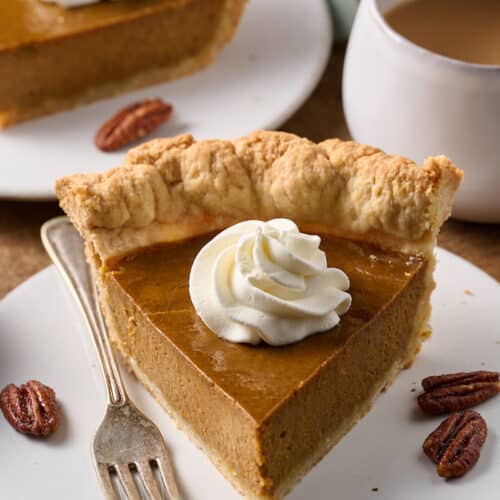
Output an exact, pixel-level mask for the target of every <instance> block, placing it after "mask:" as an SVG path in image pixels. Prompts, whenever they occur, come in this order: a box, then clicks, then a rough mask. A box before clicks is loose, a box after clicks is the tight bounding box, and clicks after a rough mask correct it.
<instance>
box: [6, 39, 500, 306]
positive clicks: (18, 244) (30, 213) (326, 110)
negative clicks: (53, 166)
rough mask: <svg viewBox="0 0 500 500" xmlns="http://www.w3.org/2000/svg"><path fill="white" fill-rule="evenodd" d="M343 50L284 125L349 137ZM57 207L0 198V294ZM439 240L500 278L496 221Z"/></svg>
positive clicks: (459, 225)
mask: <svg viewBox="0 0 500 500" xmlns="http://www.w3.org/2000/svg"><path fill="white" fill-rule="evenodd" d="M343 52H344V51H343V48H342V47H336V48H335V50H334V52H333V54H332V58H331V59H330V62H329V65H328V68H327V69H326V71H325V74H324V76H323V78H322V80H321V82H320V83H319V85H318V87H317V88H316V90H315V91H314V93H313V95H312V96H311V97H310V98H309V99H308V100H307V102H306V103H305V104H304V105H303V106H302V107H301V108H300V109H299V110H298V111H297V112H296V113H295V115H294V116H293V117H292V118H290V120H288V122H286V123H285V124H284V125H283V127H282V129H283V130H286V131H288V132H293V133H295V134H299V135H302V136H305V137H308V138H310V139H312V140H314V141H319V140H323V139H326V138H329V137H340V138H341V139H347V138H349V132H348V130H347V126H346V123H345V119H344V115H343V112H342V101H341V93H340V92H341V84H340V82H341V73H342V60H343ZM60 213H61V212H60V210H59V208H58V206H57V204H56V203H46V202H44V203H40V202H38V203H25V202H23V203H22V202H12V201H0V272H1V273H2V279H0V297H3V296H4V295H5V294H6V293H7V292H9V291H10V290H12V289H13V288H14V287H16V286H17V285H18V284H20V283H21V282H23V281H24V280H26V279H27V278H29V277H30V276H31V275H32V274H34V273H36V272H37V271H39V270H41V269H43V268H44V267H45V266H47V265H48V264H49V259H48V257H47V256H46V254H45V252H44V250H43V248H42V245H41V243H40V238H39V231H40V225H41V224H42V223H43V222H44V221H45V220H47V219H49V218H50V217H54V216H56V215H59V214H60ZM439 244H440V245H441V246H442V247H444V248H446V249H448V250H451V251H452V252H454V253H457V254H459V255H461V256H462V257H465V258H466V259H468V260H470V261H471V262H473V263H474V264H476V265H477V266H479V267H481V268H482V269H483V270H485V271H486V272H488V273H489V274H491V275H492V276H494V277H495V278H496V279H497V280H500V225H498V224H497V225H485V224H471V223H463V222H458V221H449V222H447V223H446V224H445V226H444V227H443V230H442V231H441V235H440V237H439Z"/></svg>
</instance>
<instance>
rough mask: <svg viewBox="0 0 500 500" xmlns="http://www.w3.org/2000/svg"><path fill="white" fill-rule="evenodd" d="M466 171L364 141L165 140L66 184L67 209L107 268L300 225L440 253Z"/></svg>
mask: <svg viewBox="0 0 500 500" xmlns="http://www.w3.org/2000/svg"><path fill="white" fill-rule="evenodd" d="M461 180H462V172H461V171H460V170H458V169H457V168H456V167H454V166H453V165H452V163H451V162H450V160H448V159H447V158H446V157H444V156H438V157H433V158H428V159H427V160H426V161H425V162H424V165H423V166H422V167H417V165H416V164H415V163H413V162H411V161H410V160H408V159H406V158H402V157H400V156H389V155H386V154H385V153H383V152H382V151H380V150H379V149H376V148H373V147H370V146H364V145H360V144H357V143H354V142H343V141H340V140H338V139H331V140H327V141H324V142H321V143H319V144H315V143H313V142H311V141H309V140H307V139H303V138H300V137H297V136H295V135H292V134H286V133H283V132H265V131H258V132H255V133H253V134H251V135H249V136H247V137H242V138H239V139H236V140H233V141H224V140H209V141H198V142H197V141H195V140H194V139H193V138H192V137H191V136H189V135H182V136H178V137H175V138H172V139H156V140H153V141H150V142H148V143H145V144H143V145H141V146H139V147H137V148H135V149H132V150H131V151H130V152H129V153H128V154H127V156H126V158H125V161H124V164H123V165H122V166H121V167H120V168H117V169H113V170H110V171H109V172H106V173H103V174H86V175H74V176H70V177H66V178H63V179H60V180H59V181H58V182H57V185H56V193H57V196H58V197H59V199H60V202H61V206H62V207H63V209H64V210H65V211H66V212H67V213H68V215H69V216H70V218H71V219H72V221H73V222H74V223H75V225H76V226H77V227H78V228H79V230H80V232H81V233H82V234H83V236H84V237H85V238H86V239H87V240H88V241H91V242H92V243H93V245H94V247H95V249H96V251H97V253H98V254H99V255H100V257H101V258H102V259H104V260H106V259H108V258H111V257H113V256H117V255H121V254H123V253H126V252H129V251H132V250H134V249H136V248H139V247H143V246H148V245H151V244H154V243H158V242H162V241H170V240H174V239H179V238H181V237H185V236H189V235H191V234H198V233H200V232H203V231H207V230H213V229H220V228H222V227H224V226H225V225H227V224H229V223H232V222H235V221H237V220H242V219H249V218H261V219H269V218H273V217H289V218H291V219H293V220H295V221H297V222H298V223H299V224H303V225H305V226H310V227H311V228H314V227H320V228H321V229H322V230H324V231H329V232H332V233H334V234H336V235H339V236H348V237H353V238H358V239H363V240H369V241H373V242H375V243H378V244H380V245H382V246H384V247H387V248H392V249H397V250H401V251H405V252H411V253H422V254H424V255H430V253H431V252H432V249H433V246H434V244H435V238H436V235H437V232H438V231H439V228H440V226H441V225H442V223H443V222H444V220H445V219H446V218H447V217H448V216H449V215H450V212H451V205H452V199H453V194H454V192H455V191H456V189H457V188H458V186H459V184H460V182H461Z"/></svg>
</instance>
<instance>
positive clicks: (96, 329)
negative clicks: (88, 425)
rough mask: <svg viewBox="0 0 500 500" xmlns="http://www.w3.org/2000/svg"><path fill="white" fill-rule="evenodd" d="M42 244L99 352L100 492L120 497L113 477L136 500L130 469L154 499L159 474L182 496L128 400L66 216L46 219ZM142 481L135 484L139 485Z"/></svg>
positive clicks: (96, 454) (96, 452)
mask: <svg viewBox="0 0 500 500" xmlns="http://www.w3.org/2000/svg"><path fill="white" fill-rule="evenodd" d="M41 237H42V242H43V245H44V246H45V249H46V250H47V253H48V254H49V256H50V258H51V259H52V261H53V262H54V264H55V265H56V267H57V269H58V270H59V271H60V272H61V274H62V275H63V277H64V278H65V281H66V283H67V284H68V285H69V288H70V289H71V290H72V292H73V295H74V296H75V298H76V299H77V301H78V303H79V304H80V307H81V309H82V312H83V314H84V316H85V320H86V323H87V326H88V328H89V331H90V333H91V334H92V339H93V341H94V345H95V347H96V350H97V354H98V358H99V361H100V364H101V369H102V373H103V375H104V380H105V383H106V390H107V397H108V406H107V409H106V414H105V416H104V419H103V421H102V423H101V425H100V426H99V428H98V429H97V432H96V433H95V436H94V441H93V447H92V451H93V458H94V465H95V467H96V471H97V476H98V478H99V482H100V485H101V488H102V490H103V492H104V494H105V496H106V497H107V498H108V499H116V498H119V495H118V492H117V489H116V488H115V487H114V484H113V483H114V482H116V481H113V480H112V474H113V473H116V475H117V477H118V478H119V482H120V484H121V486H122V488H123V490H124V491H125V493H126V495H127V497H128V498H129V499H131V500H140V498H141V493H140V489H139V488H138V485H137V483H136V481H135V480H134V475H133V473H132V471H136V472H137V473H138V475H139V476H140V478H141V480H142V484H143V486H144V488H145V490H146V491H147V493H148V494H149V496H150V497H151V498H152V499H154V500H157V499H161V498H162V495H161V488H160V483H158V482H157V481H156V478H155V474H154V469H153V467H152V466H154V465H156V467H157V469H158V470H159V473H160V477H161V478H162V480H163V482H164V484H165V486H166V488H167V492H168V495H169V497H170V498H171V499H172V500H179V499H180V495H179V491H178V488H177V484H176V481H175V476H174V471H173V468H172V465H171V462H170V458H169V456H168V452H167V448H166V446H165V442H164V441H163V437H162V435H161V433H160V431H159V429H158V428H157V427H156V425H155V424H154V423H153V422H151V420H149V419H148V418H147V417H146V416H145V415H144V414H143V413H142V412H141V411H139V410H138V409H137V408H136V406H135V405H134V404H133V403H132V402H131V401H130V400H129V398H128V395H127V393H126V391H125V388H124V386H123V381H122V379H121V376H120V372H119V370H118V366H117V364H116V361H115V358H114V355H113V351H112V350H111V345H110V342H109V338H108V334H107V329H106V326H105V323H104V320H103V317H102V314H101V309H100V307H99V303H98V298H97V291H96V287H95V282H94V280H93V279H92V276H91V273H90V269H89V266H88V265H87V262H86V260H85V254H84V249H83V242H82V239H81V238H80V235H79V234H78V233H77V231H76V230H75V228H74V227H73V226H72V224H71V223H70V222H69V220H68V219H67V217H57V218H55V219H51V220H49V221H47V222H46V223H45V224H44V225H43V226H42V229H41ZM140 482H141V481H139V484H140Z"/></svg>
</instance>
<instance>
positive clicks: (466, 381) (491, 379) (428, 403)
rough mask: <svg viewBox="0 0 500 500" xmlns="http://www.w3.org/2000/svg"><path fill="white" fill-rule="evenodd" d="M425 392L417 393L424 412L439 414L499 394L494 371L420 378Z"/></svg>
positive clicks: (499, 388) (480, 401) (496, 374)
mask: <svg viewBox="0 0 500 500" xmlns="http://www.w3.org/2000/svg"><path fill="white" fill-rule="evenodd" d="M422 387H423V388H424V390H425V391H426V392H424V393H423V394H420V396H418V405H419V406H420V408H421V409H422V411H424V412H425V413H429V414H431V415H442V414H444V413H451V412H453V411H460V410H465V409H466V408H471V407H472V406H476V405H478V404H479V403H482V402H483V401H486V400H487V399H490V398H492V397H493V396H495V395H497V394H498V393H500V381H499V373H498V372H488V371H477V372H469V373H450V374H447V375H438V376H433V377H427V378H424V379H423V380H422Z"/></svg>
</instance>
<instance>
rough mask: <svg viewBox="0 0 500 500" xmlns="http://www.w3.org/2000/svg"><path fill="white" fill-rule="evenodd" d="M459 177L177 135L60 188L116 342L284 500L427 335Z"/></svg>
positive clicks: (265, 137)
mask: <svg viewBox="0 0 500 500" xmlns="http://www.w3.org/2000/svg"><path fill="white" fill-rule="evenodd" d="M461 179H462V173H461V171H460V170H458V169H457V168H455V167H454V166H453V165H452V164H451V162H450V161H449V160H448V159H447V158H445V157H435V158H429V159H427V160H426V161H425V163H424V165H423V166H422V167H418V166H417V165H415V164H414V163H413V162H411V161H410V160H407V159H405V158H401V157H398V156H388V155H386V154H385V153H383V152H382V151H380V150H378V149H376V148H372V147H369V146H363V145H360V144H356V143H354V142H342V141H340V140H337V139H332V140H327V141H324V142H322V143H319V144H315V143H313V142H310V141H308V140H306V139H302V138H299V137H296V136H294V135H291V134H285V133H279V132H256V133H253V134H251V135H250V136H248V137H242V138H240V139H236V140H233V141H224V140H211V141H199V142H197V141H195V140H194V139H193V138H192V137H191V136H188V135H184V136H179V137H176V138H173V139H159V140H154V141H151V142H149V143H146V144H144V145H142V146H139V147H138V148H135V149H133V150H131V151H130V152H129V153H128V155H127V156H126V159H125V161H124V163H123V165H122V166H121V167H119V168H116V169H114V170H111V171H109V172H107V173H104V174H87V175H74V176H70V177H66V178H63V179H60V180H59V181H58V183H57V188H56V190H57V195H58V197H59V199H60V202H61V206H62V207H63V209H64V210H65V211H66V212H67V214H68V215H69V217H70V218H71V220H72V221H73V223H74V225H75V226H76V227H77V228H78V230H79V231H80V233H81V235H82V236H83V238H84V239H85V244H86V252H87V255H88V259H89V263H90V265H91V266H92V267H93V268H94V269H95V271H96V276H97V278H98V286H99V290H100V298H101V303H102V307H103V310H104V314H105V317H106V320H107V323H108V326H109V330H110V335H111V339H112V341H113V343H114V345H115V346H116V347H117V349H118V350H119V351H120V352H121V353H122V355H123V356H124V358H125V359H126V361H127V363H128V364H129V366H130V368H131V369H132V371H133V372H134V373H135V374H136V375H137V377H138V378H139V380H141V381H142V382H143V383H144V385H145V386H146V387H147V388H148V390H149V391H150V392H151V393H152V394H153V395H154V397H155V398H156V399H157V400H158V401H159V403H160V404H161V405H162V406H163V407H164V408H165V410H166V411H167V412H168V413H169V415H170V416H171V417H172V418H173V419H174V420H175V421H176V422H177V424H178V425H179V427H180V428H181V429H183V430H184V431H185V432H186V433H187V434H188V435H189V436H190V437H191V438H192V439H193V441H195V442H196V443H197V444H198V445H199V446H200V447H201V448H202V449H203V450H204V451H205V452H206V453H207V455H208V456H209V457H210V459H211V460H212V461H213V462H214V463H215V464H216V466H217V467H218V468H219V470H220V471H221V472H222V473H223V474H224V475H225V477H226V478H227V479H228V480H229V481H230V482H231V483H232V484H233V485H234V487H235V488H237V489H238V490H239V491H240V492H241V493H242V494H243V495H244V496H245V497H247V498H260V499H271V498H280V497H282V496H283V495H284V494H286V492H288V491H289V490H290V489H291V488H292V487H293V485H294V484H295V483H296V482H297V481H298V480H300V478H301V477H303V476H304V474H306V473H307V471H308V470H309V469H310V468H311V467H312V466H313V465H314V464H315V463H316V462H318V461H319V460H320V459H321V458H322V457H323V456H324V455H325V454H326V453H327V452H328V451H329V450H330V449H331V448H332V446H334V445H335V444H336V443H337V442H338V441H339V440H340V439H341V438H342V436H344V435H345V434H346V433H347V432H349V430H350V429H351V428H352V427H353V426H354V425H355V424H356V422H357V421H358V420H359V419H360V418H361V417H363V415H365V414H366V413H367V412H368V410H369V409H370V407H371V405H372V404H373V401H374V399H375V398H376V396H377V395H378V394H379V393H380V391H381V390H382V389H384V388H385V387H387V386H388V385H389V384H390V383H391V382H392V381H393V379H394V378H395V376H396V375H397V373H398V372H399V370H401V369H402V368H405V367H408V366H410V365H411V363H412V361H413V360H414V358H415V356H416V354H417V352H418V350H419V348H420V345H421V343H422V341H423V340H424V339H425V338H426V337H427V336H428V334H429V325H428V320H429V314H430V301H429V298H430V294H431V291H432V289H433V287H434V282H433V278H432V273H433V269H434V265H435V260H434V256H433V250H434V245H435V242H436V236H437V233H438V231H439V228H440V226H441V225H442V223H443V222H444V220H445V219H446V218H447V217H448V216H449V214H450V210H451V205H452V199H453V194H454V192H455V190H456V189H457V187H458V185H459V184H460V181H461Z"/></svg>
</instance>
